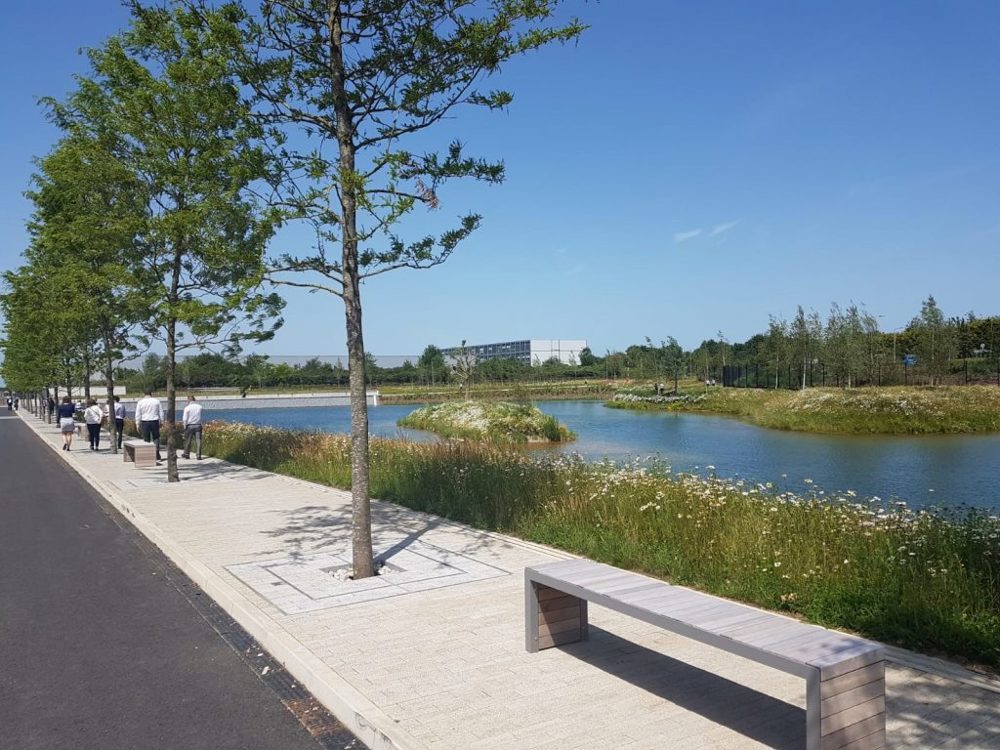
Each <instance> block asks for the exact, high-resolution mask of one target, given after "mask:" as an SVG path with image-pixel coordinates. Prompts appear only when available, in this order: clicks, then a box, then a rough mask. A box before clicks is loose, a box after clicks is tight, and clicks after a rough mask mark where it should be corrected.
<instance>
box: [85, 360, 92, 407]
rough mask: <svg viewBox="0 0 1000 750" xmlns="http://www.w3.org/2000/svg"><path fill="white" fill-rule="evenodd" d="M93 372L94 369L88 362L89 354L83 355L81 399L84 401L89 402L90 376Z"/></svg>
mask: <svg viewBox="0 0 1000 750" xmlns="http://www.w3.org/2000/svg"><path fill="white" fill-rule="evenodd" d="M93 374H94V370H93V368H92V367H91V364H90V355H89V354H86V353H85V354H84V355H83V401H84V403H90V378H91V376H92V375H93Z"/></svg>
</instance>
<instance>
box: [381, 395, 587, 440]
mask: <svg viewBox="0 0 1000 750" xmlns="http://www.w3.org/2000/svg"><path fill="white" fill-rule="evenodd" d="M398 424H399V426H400V427H410V428H413V429H415V430H427V431H428V432H433V433H436V434H438V435H441V436H442V437H446V438H458V439H461V440H485V441H491V442H498V443H540V442H550V443H560V442H566V441H568V440H573V439H574V438H575V437H576V436H575V435H574V434H573V433H572V432H570V431H569V430H568V429H566V427H564V426H562V425H561V424H559V422H558V420H557V419H556V418H555V417H553V416H551V415H549V414H545V413H544V412H542V411H541V410H539V409H538V408H537V407H535V406H531V405H530V404H513V403H509V402H505V401H448V402H446V403H442V404H434V405H432V406H425V407H423V408H421V409H417V410H415V411H413V412H411V413H410V414H408V415H407V416H405V417H403V418H402V419H400V420H399V422H398Z"/></svg>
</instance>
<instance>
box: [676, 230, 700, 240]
mask: <svg viewBox="0 0 1000 750" xmlns="http://www.w3.org/2000/svg"><path fill="white" fill-rule="evenodd" d="M699 234H701V230H700V229H689V230H688V231H686V232H674V242H676V243H677V244H680V243H681V242H687V241H688V240H690V239H694V238H695V237H697V236H698V235H699Z"/></svg>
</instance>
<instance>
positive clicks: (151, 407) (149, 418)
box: [135, 391, 163, 461]
mask: <svg viewBox="0 0 1000 750" xmlns="http://www.w3.org/2000/svg"><path fill="white" fill-rule="evenodd" d="M135 421H136V422H137V423H138V425H139V430H140V433H141V434H142V439H143V440H145V441H146V442H147V443H149V442H152V443H153V444H154V445H155V446H156V460H157V461H160V460H162V459H161V458H160V423H161V422H163V405H162V404H161V403H160V401H159V399H155V398H153V392H152V391H146V395H145V396H143V397H142V398H141V399H139V402H138V403H137V404H136V405H135Z"/></svg>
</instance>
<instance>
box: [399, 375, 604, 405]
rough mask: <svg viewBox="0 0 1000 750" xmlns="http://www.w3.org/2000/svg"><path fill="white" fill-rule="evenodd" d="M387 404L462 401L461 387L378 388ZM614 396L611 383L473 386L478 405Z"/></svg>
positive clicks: (473, 393) (573, 381) (587, 381)
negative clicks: (485, 402)
mask: <svg viewBox="0 0 1000 750" xmlns="http://www.w3.org/2000/svg"><path fill="white" fill-rule="evenodd" d="M379 393H380V395H381V398H382V402H383V403H385V404H414V403H424V404H427V403H441V402H444V401H455V400H457V399H461V398H463V397H464V396H463V393H462V389H461V387H460V386H458V385H436V386H432V385H385V386H380V387H379ZM614 393H615V383H613V382H612V381H610V380H584V381H580V380H561V381H552V382H543V383H474V384H473V385H472V387H471V395H472V396H473V397H475V398H476V399H477V400H479V401H484V400H494V401H538V400H541V399H546V400H558V399H605V398H608V397H609V396H612V395H614Z"/></svg>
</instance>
